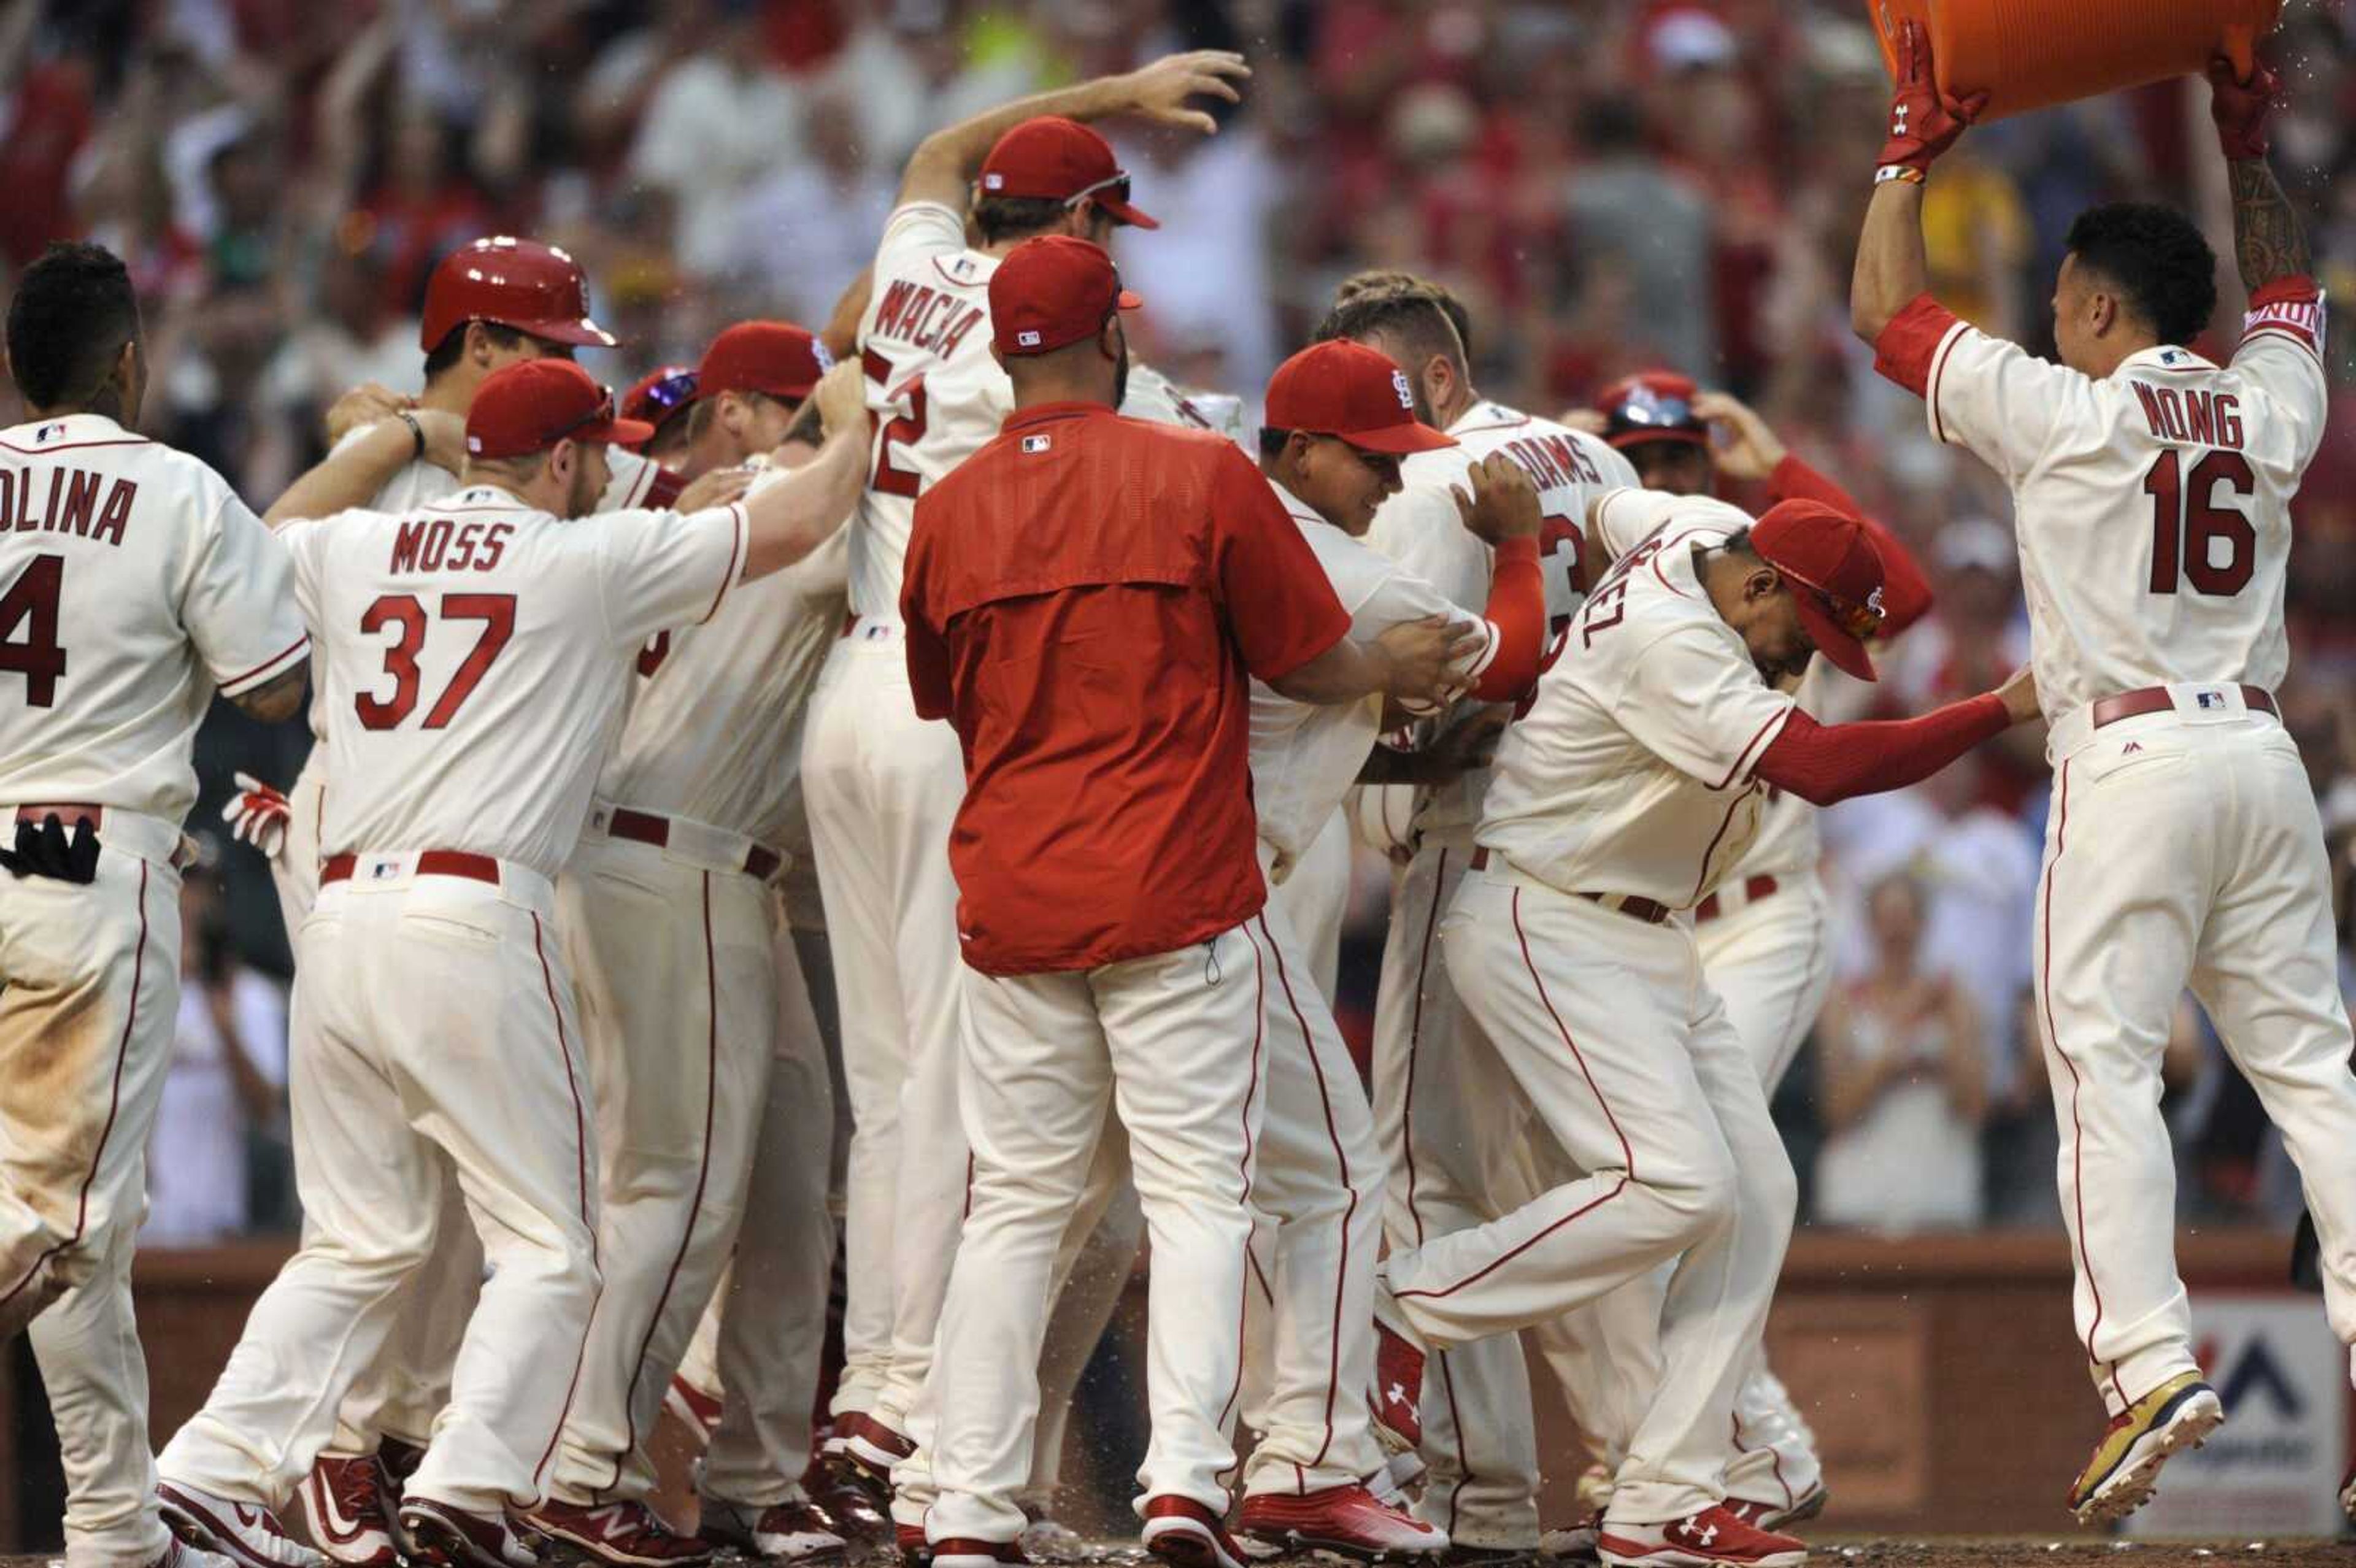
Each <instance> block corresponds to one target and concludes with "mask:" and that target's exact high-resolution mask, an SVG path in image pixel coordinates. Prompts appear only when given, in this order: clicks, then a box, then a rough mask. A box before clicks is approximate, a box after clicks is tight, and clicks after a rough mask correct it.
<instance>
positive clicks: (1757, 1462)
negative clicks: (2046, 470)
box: [1525, 370, 1932, 1531]
mask: <svg viewBox="0 0 2356 1568" xmlns="http://www.w3.org/2000/svg"><path fill="white" fill-rule="evenodd" d="M1597 403H1598V413H1599V415H1600V416H1601V417H1600V421H1599V422H1600V423H1601V427H1602V431H1603V438H1604V440H1605V441H1606V442H1608V443H1611V445H1612V447H1613V448H1614V449H1615V450H1617V451H1618V452H1620V453H1622V455H1623V456H1625V457H1626V458H1627V459H1628V460H1629V462H1630V463H1631V464H1633V465H1634V467H1635V469H1636V472H1637V473H1638V475H1641V476H1642V477H1643V479H1644V485H1645V487H1646V488H1648V489H1653V490H1660V491H1665V492H1667V493H1669V494H1671V495H1705V496H1706V495H1709V494H1712V493H1714V491H1715V490H1716V489H1717V485H1718V479H1719V475H1720V474H1721V473H1722V474H1724V475H1726V476H1727V477H1729V478H1731V479H1735V480H1739V481H1745V482H1753V483H1762V484H1763V485H1765V488H1766V491H1767V495H1768V497H1769V499H1770V500H1771V501H1783V500H1791V499H1794V498H1798V499H1806V500H1815V501H1821V502H1823V503H1824V504H1825V505H1826V506H1829V507H1833V508H1835V509H1836V510H1838V511H1843V512H1847V513H1848V514H1850V515H1851V516H1853V517H1858V520H1859V521H1860V522H1861V523H1862V524H1863V525H1864V527H1865V529H1866V533H1867V535H1868V537H1869V538H1870V539H1872V541H1873V547H1874V549H1875V550H1876V552H1877V553H1879V555H1880V557H1881V564H1882V581H1883V599H1882V619H1881V632H1880V635H1882V636H1883V637H1885V638H1888V637H1894V636H1896V635H1899V634H1900V633H1901V632H1902V631H1904V630H1905V629H1906V628H1907V627H1908V626H1910V625H1912V624H1914V623H1915V622H1916V621H1918V620H1920V619H1921V618H1922V616H1923V615H1924V614H1926V613H1928V612H1929V610H1930V608H1931V603H1932V595H1931V588H1930V584H1929V582H1928V581H1927V580H1926V579H1925V578H1924V577H1923V575H1922V569H1921V567H1920V566H1918V565H1917V564H1916V563H1915V561H1914V560H1913V558H1912V556H1911V555H1910V554H1909V553H1908V552H1907V550H1906V548H1905V546H1904V545H1903V544H1901V542H1900V541H1899V539H1898V538H1897V536H1896V535H1895V534H1892V533H1891V532H1890V530H1889V529H1887V528H1883V527H1881V526H1880V525H1879V523H1876V522H1874V521H1873V520H1872V519H1871V518H1869V517H1865V516H1864V514H1863V513H1862V511H1860V509H1859V508H1858V505H1857V502H1856V501H1855V500H1854V499H1853V498H1852V497H1851V496H1849V495H1848V493H1847V491H1845V490H1844V489H1842V488H1841V487H1840V486H1839V485H1837V484H1835V483H1834V482H1833V481H1832V480H1831V479H1829V478H1827V477H1826V476H1825V475H1822V474H1820V473H1818V472H1817V471H1816V470H1815V468H1813V467H1811V466H1809V465H1808V464H1806V463H1805V462H1804V461H1803V460H1802V459H1801V458H1800V457H1799V455H1798V454H1797V453H1793V452H1791V451H1790V450H1789V449H1788V448H1786V447H1785V446H1784V445H1783V443H1782V442H1781V441H1779V440H1777V439H1776V437H1775V433H1774V432H1773V431H1772V430H1771V429H1770V428H1769V427H1768V425H1767V422H1766V421H1764V420H1762V419H1761V418H1760V417H1759V415H1758V414H1757V413H1755V412H1753V411H1751V409H1750V408H1748V407H1746V406H1745V405H1743V404H1742V403H1741V402H1740V401H1738V400H1735V399H1733V398H1731V397H1729V396H1728V395H1726V394H1725V393H1723V392H1704V391H1702V390H1700V389H1698V388H1697V387H1696V386H1695V384H1694V383H1693V382H1692V381H1691V380H1689V379H1687V378H1685V377H1683V376H1678V375H1676V374H1674V373H1672V372H1668V371H1660V370H1653V371H1646V372H1644V373H1642V374H1639V375H1635V376H1631V377H1629V378H1627V379H1624V380H1622V381H1620V382H1617V383H1615V384H1613V385H1612V386H1611V387H1608V388H1606V389H1604V390H1603V391H1602V393H1601V394H1600V395H1599V397H1598V399H1597ZM1714 431H1715V432H1723V438H1724V439H1723V440H1722V441H1721V442H1719V443H1713V441H1712V432H1714ZM1822 669H1823V667H1822V666H1821V665H1812V666H1811V667H1810V672H1809V675H1808V677H1806V678H1805V679H1804V681H1803V682H1801V683H1800V684H1799V685H1798V686H1797V687H1796V688H1794V694H1795V695H1796V696H1797V697H1798V698H1799V699H1800V704H1801V706H1802V707H1803V708H1804V709H1807V710H1808V711H1809V712H1810V713H1811V714H1821V713H1822V712H1823V711H1824V710H1825V709H1824V700H1823V691H1822V688H1823V684H1824V682H1823V677H1822V674H1821V672H1822ZM1820 856H1821V850H1820V848H1819V846H1818V843H1817V837H1816V818H1815V808H1814V807H1813V806H1811V805H1808V803H1807V802H1806V801H1804V800H1802V799H1800V798H1799V797H1798V796H1796V795H1785V794H1783V793H1781V792H1779V791H1774V790H1770V791H1768V792H1767V797H1766V804H1765V805H1764V806H1763V807H1762V810H1761V813H1760V822H1759V832H1758V836H1757V837H1755V838H1754V839H1752V841H1751V848H1750V850H1749V852H1748V853H1746V854H1745V855H1744V856H1743V857H1742V859H1740V861H1738V862H1737V863H1736V864H1735V865H1734V866H1733V868H1732V869H1730V870H1729V871H1728V872H1727V874H1726V876H1725V878H1724V879H1723V880H1720V882H1719V886H1718V891H1716V892H1714V893H1712V894H1710V896H1709V897H1708V898H1706V899H1704V900H1703V901H1701V902H1700V903H1699V904H1698V905H1697V906H1696V908H1695V910H1694V938H1695V942H1696V944H1697V947H1698V949H1699V951H1700V954H1701V961H1702V971H1703V973H1704V975H1705V976H1708V980H1709V986H1710V989H1712V990H1713V991H1716V992H1717V993H1718V995H1719V1000H1720V1001H1722V1002H1724V1003H1725V1005H1726V1016H1727V1020H1728V1021H1729V1022H1730V1023H1731V1024H1732V1025H1733V1026H1734V1032H1735V1033H1736V1035H1737V1036H1738V1037H1740V1040H1741V1041H1742V1043H1743V1046H1744V1048H1745V1049H1746V1050H1747V1051H1749V1052H1750V1054H1751V1061H1752V1062H1753V1064H1754V1065H1756V1066H1757V1068H1758V1070H1759V1078H1760V1084H1761V1087H1762V1088H1763V1089H1764V1090H1765V1091H1766V1093H1767V1097H1768V1098H1769V1100H1770V1101H1772V1100H1773V1098H1774V1095H1775V1091H1776V1088H1777V1086H1778V1085H1779V1084H1781V1083H1783V1075H1784V1073H1785V1072H1789V1071H1790V1069H1791V1065H1792V1061H1793V1059H1794V1057H1795V1056H1796V1055H1797V1054H1798V1053H1799V1050H1800V1046H1801V1044H1802V1042H1803V1041H1804V1040H1806V1038H1807V1035H1808V1031H1809V1029H1811V1028H1812V1027H1814V1025H1815V1019H1816V1014H1817V1013H1818V1011H1819V1010H1821V1008H1823V1006H1824V999H1825V993H1826V990H1827V989H1828V988H1829V987H1830V985H1831V982H1832V960H1831V955H1830V952H1829V951H1828V948H1829V944H1828V943H1827V942H1826V935H1825V927H1826V922H1827V920H1828V919H1829V913H1828V907H1829V906H1828V905H1827V904H1826V895H1825V891H1824V887H1823V884H1822V883H1821V882H1820V881H1819V880H1817V876H1816V862H1817V860H1818V859H1820ZM1528 1148H1529V1146H1525V1149H1526V1152H1527V1150H1528ZM1532 1179H1534V1180H1536V1179H1540V1178H1538V1177H1537V1176H1535V1175H1533V1177H1532ZM1658 1283H1660V1284H1665V1281H1661V1282H1658ZM1658 1307H1659V1301H1658V1293H1657V1291H1656V1290H1654V1289H1651V1288H1649V1287H1647V1286H1644V1285H1638V1286H1632V1287H1630V1289H1629V1290H1628V1291H1626V1292H1615V1293H1613V1295H1612V1296H1611V1297H1608V1298H1606V1300H1604V1301H1601V1302H1599V1303H1597V1304H1596V1306H1595V1307H1592V1308H1590V1310H1589V1311H1587V1312H1584V1313H1575V1314H1569V1315H1567V1316H1565V1317H1558V1318H1555V1319H1552V1320H1550V1321H1549V1322H1547V1323H1545V1324H1542V1325H1541V1326H1539V1328H1537V1329H1536V1330H1535V1331H1534V1335H1533V1337H1534V1339H1536V1341H1537V1345H1538V1347H1539V1349H1541V1350H1542V1351H1543V1352H1544V1353H1545V1354H1546V1356H1547V1360H1549V1362H1550V1363H1551V1364H1552V1366H1553V1368H1554V1370H1555V1372H1556V1374H1557V1376H1558V1379H1559V1380H1560V1381H1561V1382H1562V1384H1563V1386H1564V1389H1565V1392H1568V1393H1569V1394H1570V1395H1571V1396H1572V1402H1573V1404H1574V1406H1575V1413H1576V1414H1577V1416H1578V1418H1579V1420H1580V1424H1581V1426H1582V1427H1584V1428H1585V1429H1586V1431H1587V1432H1588V1434H1589V1435H1590V1437H1592V1438H1595V1439H1597V1440H1598V1441H1599V1442H1600V1443H1601V1446H1602V1449H1603V1455H1602V1460H1603V1474H1604V1475H1605V1476H1607V1477H1608V1475H1609V1473H1610V1470H1611V1469H1612V1467H1613V1466H1614V1465H1615V1464H1616V1461H1617V1460H1618V1459H1619V1458H1620V1457H1621V1456H1622V1453H1623V1452H1624V1450H1625V1447H1626V1444H1627V1441H1628V1439H1629V1438H1630V1437H1631V1436H1633V1421H1634V1420H1635V1418H1636V1416H1637V1414H1638V1413H1640V1411H1641V1409H1642V1403H1643V1401H1644V1398H1645V1397H1646V1396H1647V1394H1648V1392H1649V1389H1650V1385H1651V1383H1652V1381H1653V1380H1654V1379H1655V1378H1656V1377H1657V1376H1658V1373H1659V1369H1658V1368H1656V1367H1647V1366H1643V1365H1640V1364H1638V1362H1639V1360H1640V1358H1638V1357H1635V1356H1633V1355H1631V1354H1629V1353H1628V1349H1627V1347H1626V1346H1625V1345H1624V1344H1622V1343H1620V1341H1621V1340H1622V1339H1625V1338H1626V1336H1622V1335H1619V1334H1616V1333H1615V1332H1614V1331H1613V1328H1612V1322H1611V1321H1609V1319H1610V1318H1611V1317H1612V1314H1616V1313H1618V1312H1634V1313H1637V1314H1639V1315H1640V1316H1642V1317H1656V1316H1657V1312H1658ZM1640 1331H1641V1332H1645V1333H1647V1334H1648V1333H1649V1331H1648V1330H1641V1329H1640ZM1733 1443H1734V1450H1735V1451H1734V1454H1733V1456H1732V1458H1731V1461H1730V1465H1729V1467H1728V1470H1727V1478H1726V1485H1727V1495H1728V1504H1727V1506H1728V1507H1729V1508H1730V1509H1732V1510H1734V1511H1735V1512H1736V1513H1739V1514H1740V1515H1742V1516H1743V1517H1744V1518H1745V1519H1748V1520H1751V1522H1752V1523H1754V1524H1758V1525H1760V1526H1762V1528H1764V1529H1767V1530H1775V1531H1780V1530H1783V1529H1784V1528H1785V1527H1787V1526H1789V1525H1791V1524H1794V1523H1797V1522H1799V1521H1801V1520H1806V1519H1810V1518H1813V1517H1815V1515H1816V1514H1817V1513H1819V1512H1821V1511H1822V1510H1823V1508H1824V1505H1825V1502H1826V1498H1827V1496H1828V1495H1829V1494H1828V1493H1827V1492H1826V1488H1825V1485H1824V1478H1823V1477H1824V1471H1823V1467H1822V1465H1821V1464H1820V1463H1819V1461H1818V1459H1817V1456H1816V1450H1815V1439H1814V1436H1813V1435H1812V1434H1811V1433H1810V1431H1809V1428H1808V1424H1807V1422H1806V1420H1805V1418H1804V1417H1803V1416H1802V1415H1801V1414H1800V1412H1799V1410H1798V1408H1797V1407H1796V1406H1795V1405H1794V1403H1793V1402H1792V1398H1791V1395H1790V1394H1789V1393H1788V1392H1786V1391H1785V1390H1784V1388H1783V1383H1782V1381H1780V1380H1779V1379H1777V1378H1776V1377H1775V1375H1774V1374H1773V1373H1772V1371H1769V1370H1768V1369H1767V1367H1766V1365H1765V1363H1764V1357H1763V1351H1762V1359H1761V1362H1760V1364H1759V1366H1758V1367H1757V1369H1756V1370H1755V1371H1753V1372H1752V1373H1751V1375H1750V1376H1749V1377H1747V1378H1745V1379H1744V1380H1743V1384H1742V1395H1741V1399H1740V1402H1739V1403H1738V1404H1737V1406H1736V1409H1735V1425H1734V1431H1733ZM1599 1500H1600V1499H1599ZM1590 1522H1591V1521H1590Z"/></svg>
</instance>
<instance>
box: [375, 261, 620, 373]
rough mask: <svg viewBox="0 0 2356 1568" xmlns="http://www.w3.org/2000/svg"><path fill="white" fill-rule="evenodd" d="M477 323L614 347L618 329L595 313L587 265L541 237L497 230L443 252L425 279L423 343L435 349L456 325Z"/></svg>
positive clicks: (561, 340) (420, 333)
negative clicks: (515, 235) (600, 321)
mask: <svg viewBox="0 0 2356 1568" xmlns="http://www.w3.org/2000/svg"><path fill="white" fill-rule="evenodd" d="M470 321H487V322H490V323H493V324H494V325H498V326H504V327H508V328H510V329H512V330H514V331H517V332H528V333H530V334H531V336H534V337H540V338H545V339H547V340H548V341H549V342H551V343H572V344H577V345H580V346H582V347H590V348H611V347H614V335H613V334H612V333H610V332H607V331H606V330H605V328H604V327H602V326H600V325H597V324H596V323H595V322H594V321H592V320H590V319H589V281H588V279H587V278H585V277H584V276H583V275H582V272H581V263H580V262H578V261H574V260H573V258H572V257H570V256H568V255H566V254H565V253H564V252H563V251H560V250H558V249H557V248H556V247H555V246H553V245H543V244H541V242H540V241H538V240H517V239H514V238H511V237H510V236H508V235H505V234H498V235H492V236H488V237H487V238H484V239H481V240H474V241H472V242H470V243H468V244H466V245H462V246H460V247H459V248H458V249H457V250H455V251H451V252H450V254H448V255H447V256H444V257H443V258H442V264H441V265H440V266H438V267H435V268H434V275H433V277H431V278H429V279H428V280H426V283H425V316H424V320H423V322H422V323H421V324H420V325H419V328H418V334H417V336H418V337H419V339H420V343H419V347H423V349H424V350H425V351H426V352H427V353H429V354H430V353H432V352H433V351H434V348H435V347H437V346H438V345H439V344H440V343H441V341H442V340H443V339H444V337H447V336H450V332H451V329H452V328H454V327H458V326H464V325H466V323H468V322H470Z"/></svg>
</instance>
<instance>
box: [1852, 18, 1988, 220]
mask: <svg viewBox="0 0 2356 1568" xmlns="http://www.w3.org/2000/svg"><path fill="white" fill-rule="evenodd" d="M1987 100H1988V95H1987V93H1985V92H1976V93H1974V94H1972V95H1971V96H1970V97H1969V98H1965V99H1959V100H1957V101H1955V102H1954V103H1952V104H1951V103H1949V102H1948V101H1946V99H1945V98H1944V97H1943V96H1942V95H1941V94H1940V91H1939V84H1938V82H1937V80H1935V78H1934V76H1933V71H1932V69H1931V35H1930V34H1928V33H1927V32H1924V31H1923V30H1922V23H1920V22H1908V23H1906V24H1905V25H1904V26H1903V27H1901V28H1900V29H1899V32H1898V86H1897V90H1896V91H1894V92H1893V93H1891V94H1890V140H1889V141H1887V142H1885V143H1884V144H1882V148H1881V164H1880V167H1879V172H1878V173H1877V174H1876V176H1875V179H1876V181H1877V183H1878V182H1879V181H1880V180H1889V179H1904V180H1920V179H1922V176H1924V175H1926V174H1928V173H1929V172H1930V169H1931V161H1932V160H1933V159H1934V158H1936V157H1937V156H1938V155H1940V154H1942V153H1944V152H1945V151H1946V150H1947V149H1948V148H1950V147H1952V146H1954V144H1955V138H1956V137H1958V136H1960V135H1962V134H1963V133H1964V127H1965V126H1966V125H1968V124H1970V123H1972V122H1973V121H1974V120H1976V119H1978V118H1979V114H1980V111H1981V110H1983V109H1986V108H1987Z"/></svg>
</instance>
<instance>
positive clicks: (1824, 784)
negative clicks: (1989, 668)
mask: <svg viewBox="0 0 2356 1568" xmlns="http://www.w3.org/2000/svg"><path fill="white" fill-rule="evenodd" d="M2011 723H2012V720H2011V718H2010V716H2009V715H2008V714H2007V713H2006V712H2005V708H2004V699H2002V698H2000V697H1998V696H1997V695H1996V694H1995V693H1994V692H1987V693H1983V694H1982V695H1980V696H1978V697H1975V698H1971V699H1968V700H1966V701H1963V702H1952V703H1949V704H1948V705H1947V706H1946V707H1944V708H1941V709H1933V711H1931V712H1929V713H1925V714H1923V715H1922V716H1921V717H1920V718H1916V719H1899V720H1873V721H1869V722H1866V723H1862V724H1832V725H1825V724H1819V723H1817V722H1816V721H1815V720H1813V719H1811V718H1809V717H1808V716H1807V715H1806V714H1805V713H1799V712H1795V713H1794V714H1793V715H1792V717H1791V719H1790V720H1788V721H1787V722H1786V723H1785V724H1784V726H1783V730H1782V731H1781V732H1780V733H1778V734H1777V735H1776V737H1775V739H1774V740H1773V741H1770V742H1769V743H1768V746H1767V750H1766V751H1765V752H1762V753H1761V755H1760V758H1759V767H1758V770H1757V771H1758V776H1759V777H1760V778H1762V779H1764V780H1766V781H1767V782H1768V783H1769V784H1773V785H1774V786H1775V787H1776V788H1778V789H1781V790H1788V791H1789V792H1791V793H1792V794H1794V795H1798V796H1799V797H1800V798H1801V799H1802V800H1804V801H1806V802H1807V803H1808V804H1809V805H1833V804H1834V803H1835V802H1837V801H1844V800H1847V799H1848V798H1849V797H1850V796H1851V795H1879V793H1881V792H1882V791H1884V790H1892V789H1903V788H1905V787H1906V786H1907V785H1908V784H1920V783H1921V782H1922V780H1924V779H1926V778H1929V777H1930V776H1931V775H1932V774H1933V773H1937V772H1938V771H1939V770H1940V769H1941V768H1944V767H1945V766H1946V765H1947V764H1948V763H1952V762H1954V760H1955V759H1956V758H1957V757H1960V756H1962V755H1963V754H1964V753H1965V752H1968V751H1970V750H1971V749H1972V748H1973V747H1974V746H1976V745H1978V744H1979V743H1980V742H1981V741H1987V740H1992V739H1993V738H1995V737H1996V736H1997V735H2000V734H2002V733H2003V732H2004V731H2006V730H2007V729H2008V728H2010V727H2011Z"/></svg>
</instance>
